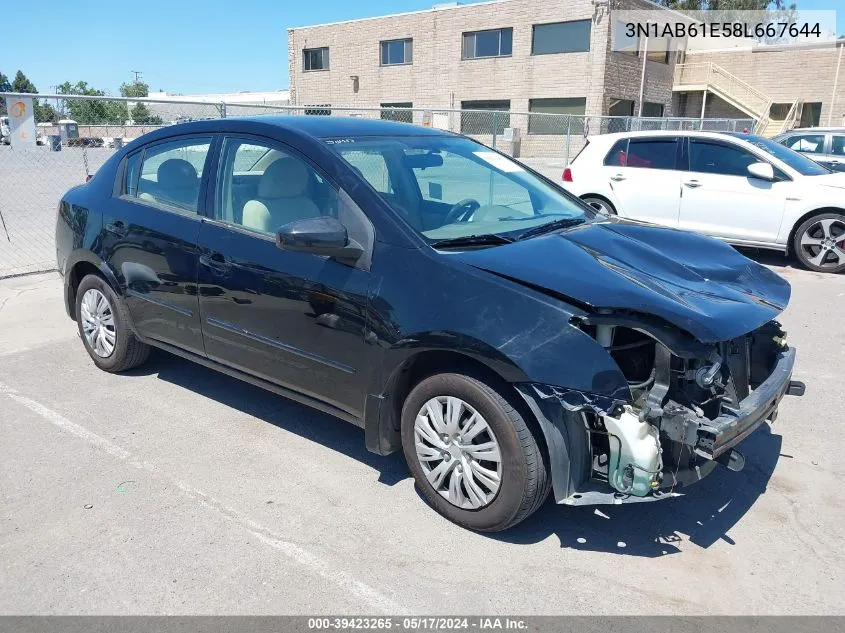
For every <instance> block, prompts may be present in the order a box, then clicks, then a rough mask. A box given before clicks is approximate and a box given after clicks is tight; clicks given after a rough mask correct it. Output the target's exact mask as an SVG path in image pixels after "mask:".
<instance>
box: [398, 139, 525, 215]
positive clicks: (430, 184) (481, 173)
mask: <svg viewBox="0 0 845 633" xmlns="http://www.w3.org/2000/svg"><path fill="white" fill-rule="evenodd" d="M486 153H488V152H485V154H486ZM490 153H491V154H492V152H490ZM441 155H442V157H443V164H442V165H437V166H431V167H416V166H415V167H413V172H414V177H415V178H416V180H417V184H418V185H419V188H420V193H421V194H422V198H423V200H425V201H428V202H440V203H445V204H448V205H454V204H457V203H458V202H461V201H463V200H475V201H477V202H478V203H479V204H480V205H481V206H482V207H508V209H510V210H511V211H513V212H515V213H516V215H526V216H527V215H533V213H534V206H533V203H532V201H531V197H530V196H529V194H528V190H527V189H526V188H525V187H523V186H521V185H520V184H519V183H517V182H514V181H513V180H511V179H509V178H507V177H505V176H504V175H503V174H501V173H499V172H497V171H496V170H494V169H493V168H492V167H491V166H487V165H486V164H480V163H477V162H474V161H472V160H470V159H468V158H465V157H463V156H459V155H456V154H451V153H448V152H442V154H441ZM494 156H497V155H496V154H494Z"/></svg>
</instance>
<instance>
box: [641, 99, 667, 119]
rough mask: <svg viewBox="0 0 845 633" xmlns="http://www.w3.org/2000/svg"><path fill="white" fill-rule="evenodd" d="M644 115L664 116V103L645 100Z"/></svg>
mask: <svg viewBox="0 0 845 633" xmlns="http://www.w3.org/2000/svg"><path fill="white" fill-rule="evenodd" d="M643 116H644V117H662V116H663V104H662V103H651V102H649V101H644V102H643Z"/></svg>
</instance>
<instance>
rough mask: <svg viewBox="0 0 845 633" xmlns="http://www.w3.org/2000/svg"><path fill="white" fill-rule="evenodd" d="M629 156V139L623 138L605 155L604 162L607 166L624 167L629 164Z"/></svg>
mask: <svg viewBox="0 0 845 633" xmlns="http://www.w3.org/2000/svg"><path fill="white" fill-rule="evenodd" d="M627 158H628V139H626V138H623V139H622V140H621V141H616V145H614V146H613V148H612V149H611V150H610V152H608V154H607V156H605V158H604V164H605V165H606V166H607V167H624V166H625V165H626V164H627Z"/></svg>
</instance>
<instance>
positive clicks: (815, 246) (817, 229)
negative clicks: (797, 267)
mask: <svg viewBox="0 0 845 633" xmlns="http://www.w3.org/2000/svg"><path fill="white" fill-rule="evenodd" d="M800 248H801V252H802V255H803V256H804V259H806V261H807V262H808V263H810V264H812V265H813V266H816V267H818V268H838V267H840V266H842V265H843V264H845V222H843V221H842V220H841V219H835V218H821V219H819V220H818V221H816V222H814V223H812V224H811V225H810V226H808V227H807V229H806V230H805V231H804V233H803V234H802V235H801V238H800Z"/></svg>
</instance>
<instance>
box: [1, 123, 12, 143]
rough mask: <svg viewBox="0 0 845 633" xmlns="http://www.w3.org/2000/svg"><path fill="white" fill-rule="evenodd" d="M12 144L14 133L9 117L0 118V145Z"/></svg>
mask: <svg viewBox="0 0 845 633" xmlns="http://www.w3.org/2000/svg"><path fill="white" fill-rule="evenodd" d="M11 142H12V131H11V128H10V127H9V117H7V116H0V145H9V144H11Z"/></svg>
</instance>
